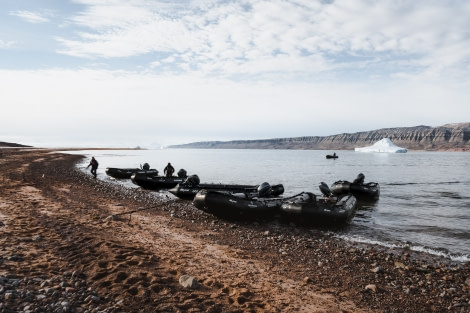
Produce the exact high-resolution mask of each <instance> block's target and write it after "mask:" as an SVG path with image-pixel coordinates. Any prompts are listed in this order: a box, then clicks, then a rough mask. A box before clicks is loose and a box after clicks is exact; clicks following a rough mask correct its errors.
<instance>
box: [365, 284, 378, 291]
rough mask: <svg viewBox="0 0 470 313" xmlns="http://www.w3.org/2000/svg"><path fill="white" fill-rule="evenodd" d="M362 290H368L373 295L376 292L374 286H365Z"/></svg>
mask: <svg viewBox="0 0 470 313" xmlns="http://www.w3.org/2000/svg"><path fill="white" fill-rule="evenodd" d="M364 289H365V290H370V291H372V292H373V293H376V292H377V286H376V285H374V284H369V285H367V286H366V287H365V288H364Z"/></svg>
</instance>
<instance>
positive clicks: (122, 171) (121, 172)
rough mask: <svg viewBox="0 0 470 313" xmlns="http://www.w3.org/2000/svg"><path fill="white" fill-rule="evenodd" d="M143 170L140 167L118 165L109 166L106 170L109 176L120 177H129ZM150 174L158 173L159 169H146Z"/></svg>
mask: <svg viewBox="0 0 470 313" xmlns="http://www.w3.org/2000/svg"><path fill="white" fill-rule="evenodd" d="M140 171H143V170H142V169H140V168H117V167H107V168H106V170H105V172H106V174H107V175H108V176H111V177H114V178H118V179H129V178H131V176H132V175H133V174H135V173H137V172H140ZM145 172H146V173H148V174H153V173H158V171H157V170H148V171H145Z"/></svg>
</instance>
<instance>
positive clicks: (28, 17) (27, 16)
mask: <svg viewBox="0 0 470 313" xmlns="http://www.w3.org/2000/svg"><path fill="white" fill-rule="evenodd" d="M10 15H13V16H17V17H20V18H22V19H23V20H25V21H27V22H29V23H33V24H39V23H47V22H50V20H49V18H47V17H45V16H44V15H43V14H41V13H38V12H31V11H21V10H20V11H11V12H10Z"/></svg>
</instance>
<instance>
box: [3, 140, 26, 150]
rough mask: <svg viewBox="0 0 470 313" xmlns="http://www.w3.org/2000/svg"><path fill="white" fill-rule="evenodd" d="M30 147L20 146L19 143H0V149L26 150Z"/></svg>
mask: <svg viewBox="0 0 470 313" xmlns="http://www.w3.org/2000/svg"><path fill="white" fill-rule="evenodd" d="M28 147H31V146H25V145H20V144H19V143H11V142H3V141H0V148H28Z"/></svg>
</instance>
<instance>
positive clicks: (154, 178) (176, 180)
mask: <svg viewBox="0 0 470 313" xmlns="http://www.w3.org/2000/svg"><path fill="white" fill-rule="evenodd" d="M178 173H179V176H170V177H168V176H158V174H157V175H151V174H147V173H145V172H143V171H140V172H137V173H134V174H132V176H131V180H132V182H133V183H134V184H136V185H138V186H140V187H142V188H144V189H149V190H161V189H169V188H173V187H175V186H176V185H178V184H180V183H182V182H183V181H185V180H186V176H185V175H186V171H184V176H183V172H182V171H181V170H180V172H178Z"/></svg>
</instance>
